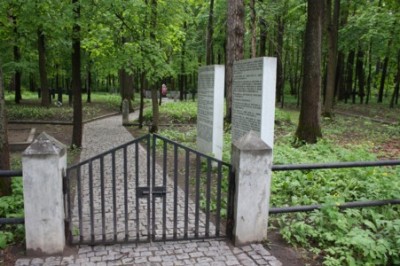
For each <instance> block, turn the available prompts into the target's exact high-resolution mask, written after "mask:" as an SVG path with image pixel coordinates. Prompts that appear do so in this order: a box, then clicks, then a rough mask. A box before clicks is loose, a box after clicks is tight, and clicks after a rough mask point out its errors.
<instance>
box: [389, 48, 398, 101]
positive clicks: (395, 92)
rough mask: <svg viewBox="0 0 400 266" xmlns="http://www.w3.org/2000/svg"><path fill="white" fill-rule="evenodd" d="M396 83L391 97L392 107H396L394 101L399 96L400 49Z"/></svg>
mask: <svg viewBox="0 0 400 266" xmlns="http://www.w3.org/2000/svg"><path fill="white" fill-rule="evenodd" d="M395 82H396V85H395V86H394V89H393V94H392V98H391V99H390V108H394V103H395V102H396V99H398V98H399V88H400V50H399V51H398V53H397V73H396V77H395Z"/></svg>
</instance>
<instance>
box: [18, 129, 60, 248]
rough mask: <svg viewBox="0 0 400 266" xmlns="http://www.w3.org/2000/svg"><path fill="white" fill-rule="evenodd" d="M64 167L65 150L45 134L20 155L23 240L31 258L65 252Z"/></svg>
mask: <svg viewBox="0 0 400 266" xmlns="http://www.w3.org/2000/svg"><path fill="white" fill-rule="evenodd" d="M66 167H67V150H66V147H65V146H64V145H63V144H62V143H61V142H59V141H58V140H56V139H54V138H53V137H51V136H49V135H48V134H46V133H44V132H43V133H41V134H40V135H39V136H38V137H37V139H35V140H34V141H33V143H32V144H31V145H30V146H29V147H28V148H27V149H26V150H25V151H24V152H23V154H22V173H23V182H24V211H25V240H26V250H27V252H28V254H30V255H45V254H60V253H62V252H63V250H64V247H65V231H64V226H65V225H64V199H63V187H62V186H63V185H62V184H63V182H62V181H63V180H62V178H63V171H64V170H66Z"/></svg>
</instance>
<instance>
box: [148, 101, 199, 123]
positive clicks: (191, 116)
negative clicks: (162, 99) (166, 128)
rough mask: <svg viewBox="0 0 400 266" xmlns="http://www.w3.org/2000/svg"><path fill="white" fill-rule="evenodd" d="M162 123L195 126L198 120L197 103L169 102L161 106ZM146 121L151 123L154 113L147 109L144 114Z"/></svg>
mask: <svg viewBox="0 0 400 266" xmlns="http://www.w3.org/2000/svg"><path fill="white" fill-rule="evenodd" d="M159 114H160V121H161V122H160V123H161V124H164V123H169V124H174V123H175V124H193V123H196V120H197V102H193V101H187V102H167V103H163V104H162V105H161V106H159ZM143 118H144V121H146V122H151V121H152V119H153V113H152V109H151V108H147V109H146V110H145V112H144V114H143Z"/></svg>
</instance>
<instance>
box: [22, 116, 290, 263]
mask: <svg viewBox="0 0 400 266" xmlns="http://www.w3.org/2000/svg"><path fill="white" fill-rule="evenodd" d="M136 117H137V112H136V113H133V114H131V116H130V119H131V120H132V119H135V118H136ZM132 139H133V137H132V136H131V134H130V133H129V132H128V131H127V130H126V129H125V128H124V127H123V126H122V118H121V116H114V117H110V118H105V119H101V120H97V121H93V122H91V123H87V124H85V126H84V136H83V147H84V148H83V149H82V152H81V161H83V160H85V159H87V158H90V157H92V156H94V155H97V154H99V153H100V152H104V151H106V150H109V149H111V148H113V147H116V146H118V145H121V144H124V143H126V142H128V141H130V140H132ZM73 212H76V208H75V210H74V211H73ZM85 229H86V228H85ZM96 231H97V230H96ZM72 253H73V254H72V255H69V256H52V257H45V258H44V257H42V258H23V259H19V260H18V261H17V262H16V264H15V265H155V266H156V265H271V266H272V265H282V264H281V263H280V262H279V261H278V260H277V259H276V258H275V257H274V256H271V254H270V253H269V252H268V251H267V250H265V249H264V248H263V246H262V245H261V244H252V245H248V246H245V247H241V248H236V247H233V246H232V245H231V244H230V243H228V242H226V241H224V240H204V241H203V240H202V241H179V242H165V243H164V242H155V243H148V244H115V245H97V246H80V247H78V248H77V249H76V250H75V252H72Z"/></svg>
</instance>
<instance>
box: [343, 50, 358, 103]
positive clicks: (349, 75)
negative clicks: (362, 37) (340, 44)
mask: <svg viewBox="0 0 400 266" xmlns="http://www.w3.org/2000/svg"><path fill="white" fill-rule="evenodd" d="M354 57H355V52H354V50H351V51H350V52H349V55H348V57H347V66H346V86H345V96H344V101H345V102H346V103H347V100H348V99H349V96H350V95H351V93H352V92H353V67H354Z"/></svg>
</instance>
